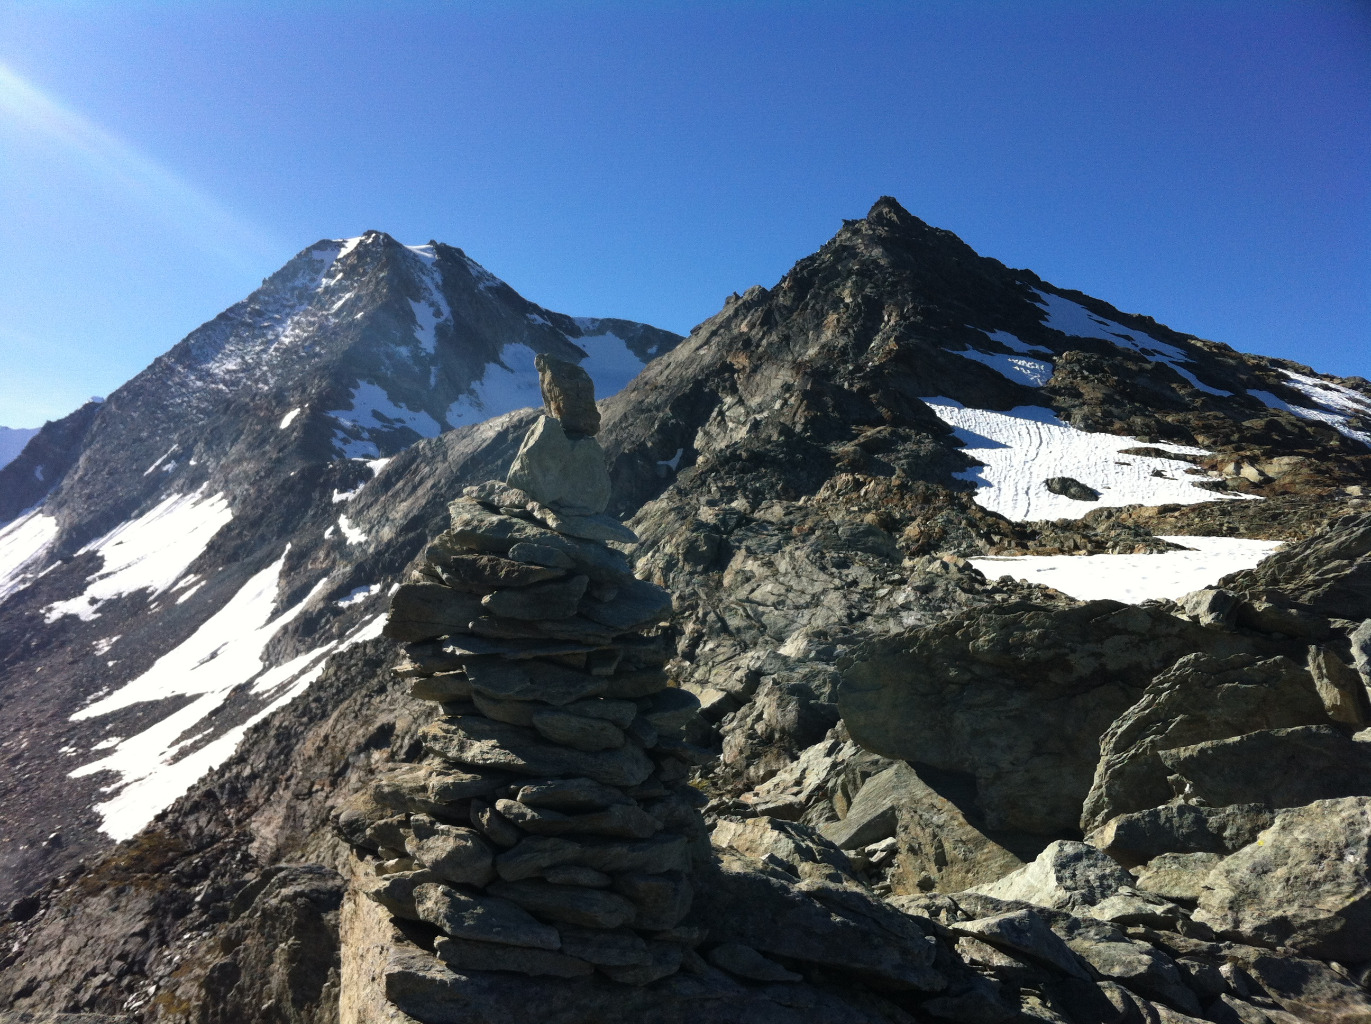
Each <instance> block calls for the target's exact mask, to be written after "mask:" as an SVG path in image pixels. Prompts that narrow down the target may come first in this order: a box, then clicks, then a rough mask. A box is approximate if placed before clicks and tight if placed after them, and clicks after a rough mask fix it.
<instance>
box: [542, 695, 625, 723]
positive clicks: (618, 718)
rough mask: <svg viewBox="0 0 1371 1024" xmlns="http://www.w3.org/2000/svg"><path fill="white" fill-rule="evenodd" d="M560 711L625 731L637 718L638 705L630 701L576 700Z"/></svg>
mask: <svg viewBox="0 0 1371 1024" xmlns="http://www.w3.org/2000/svg"><path fill="white" fill-rule="evenodd" d="M561 710H562V711H565V712H566V713H568V714H572V715H580V716H582V717H583V718H598V719H601V720H603V721H606V722H609V723H610V724H611V725H614V726H616V727H618V728H620V729H627V728H628V727H629V726H630V725H631V724H632V723H633V720H634V719H635V718H637V717H638V705H637V704H635V703H633V701H631V700H606V699H600V698H593V699H591V700H578V701H575V702H574V703H571V704H565V705H563V706H562V708H561Z"/></svg>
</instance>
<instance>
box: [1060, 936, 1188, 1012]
mask: <svg viewBox="0 0 1371 1024" xmlns="http://www.w3.org/2000/svg"><path fill="white" fill-rule="evenodd" d="M1067 945H1068V946H1069V947H1070V948H1071V951H1072V952H1073V953H1075V954H1076V955H1077V956H1079V957H1080V958H1081V959H1082V960H1084V961H1085V962H1086V963H1088V964H1089V965H1090V966H1091V967H1092V968H1094V969H1095V971H1096V972H1097V973H1098V974H1099V975H1100V977H1102V978H1109V979H1110V980H1112V981H1117V982H1118V983H1119V984H1120V985H1122V986H1124V988H1127V989H1128V990H1129V991H1131V992H1135V993H1137V994H1138V995H1140V996H1143V997H1145V998H1147V999H1159V1000H1161V1001H1162V1002H1164V1003H1166V1004H1168V1005H1170V1006H1172V1007H1174V1008H1175V1009H1177V1010H1179V1011H1180V1012H1182V1013H1185V1014H1189V1015H1190V1016H1192V1017H1198V1016H1199V1015H1200V1014H1201V1013H1202V1012H1203V1009H1202V1007H1201V1006H1200V1001H1199V1000H1198V999H1197V998H1195V994H1194V993H1193V992H1191V991H1190V989H1189V987H1187V985H1186V983H1185V979H1184V977H1183V976H1182V974H1181V972H1180V969H1179V968H1178V967H1177V966H1176V964H1175V963H1174V962H1173V961H1172V960H1171V958H1170V957H1168V956H1167V955H1166V954H1165V953H1162V952H1160V951H1159V950H1156V949H1153V948H1152V947H1151V946H1149V945H1147V944H1146V943H1144V942H1133V941H1130V940H1128V939H1123V938H1120V941H1115V942H1100V941H1096V940H1095V939H1093V938H1085V937H1081V938H1078V939H1070V940H1068V941H1067Z"/></svg>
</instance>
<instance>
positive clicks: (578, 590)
mask: <svg viewBox="0 0 1371 1024" xmlns="http://www.w3.org/2000/svg"><path fill="white" fill-rule="evenodd" d="M589 582H590V578H589V577H588V576H572V577H571V578H570V579H565V580H552V581H549V582H547V583H533V584H530V585H529V586H525V587H515V588H511V589H506V590H496V591H492V592H491V593H489V594H486V595H485V596H484V597H483V598H481V607H483V608H484V609H486V611H488V612H490V614H492V615H500V616H503V617H504V618H507V619H533V620H541V619H569V618H571V617H572V616H573V615H575V614H576V606H577V604H578V603H579V602H580V600H581V595H583V594H584V593H585V592H586V584H588V583H589Z"/></svg>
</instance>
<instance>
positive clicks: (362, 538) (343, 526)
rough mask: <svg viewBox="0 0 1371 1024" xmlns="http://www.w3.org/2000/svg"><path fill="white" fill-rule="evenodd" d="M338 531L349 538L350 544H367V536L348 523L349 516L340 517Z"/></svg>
mask: <svg viewBox="0 0 1371 1024" xmlns="http://www.w3.org/2000/svg"><path fill="white" fill-rule="evenodd" d="M338 529H340V530H342V531H343V536H344V537H346V538H347V542H348V543H349V544H364V543H366V539H367V535H366V534H365V533H363V532H362V531H361V530H359V529H357V527H355V526H353V525H352V524H351V523H350V522H348V517H347V516H339V517H338Z"/></svg>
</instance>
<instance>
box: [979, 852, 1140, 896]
mask: <svg viewBox="0 0 1371 1024" xmlns="http://www.w3.org/2000/svg"><path fill="white" fill-rule="evenodd" d="M1132 886H1133V877H1132V876H1131V875H1130V874H1129V873H1128V872H1127V871H1125V870H1124V869H1123V868H1121V867H1120V866H1119V865H1118V864H1117V863H1116V862H1115V861H1113V860H1111V859H1110V858H1109V857H1107V856H1105V854H1103V853H1101V852H1100V851H1099V850H1097V849H1096V848H1095V847H1093V846H1088V845H1087V844H1085V843H1076V842H1072V841H1070V840H1065V839H1061V840H1058V841H1056V842H1054V843H1050V844H1049V845H1048V847H1047V849H1045V850H1043V852H1042V853H1040V854H1039V855H1038V857H1037V859H1036V860H1034V861H1033V862H1032V863H1031V864H1026V865H1024V866H1023V867H1021V868H1019V869H1018V870H1017V871H1014V872H1012V873H1011V874H1008V875H1006V876H1005V877H1004V878H1001V879H1000V880H999V881H996V882H990V883H987V884H984V885H978V886H974V887H973V888H972V889H971V890H970V891H971V892H976V893H980V894H981V895H983V896H992V897H994V898H995V899H1000V900H1022V901H1023V902H1025V903H1032V904H1034V905H1036V906H1040V907H1051V908H1052V909H1054V910H1066V911H1070V912H1073V913H1076V912H1081V911H1088V910H1089V908H1091V907H1093V906H1095V905H1096V904H1097V903H1100V902H1102V901H1104V900H1106V899H1108V898H1109V897H1111V896H1114V895H1115V894H1117V893H1118V892H1119V890H1120V889H1121V888H1125V887H1126V888H1130V889H1131V888H1132Z"/></svg>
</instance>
